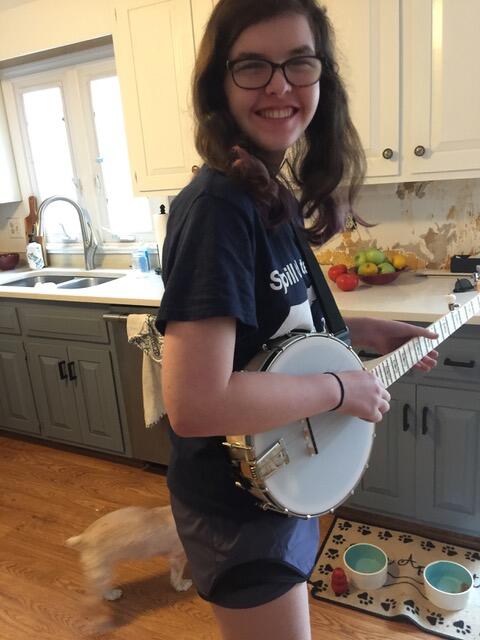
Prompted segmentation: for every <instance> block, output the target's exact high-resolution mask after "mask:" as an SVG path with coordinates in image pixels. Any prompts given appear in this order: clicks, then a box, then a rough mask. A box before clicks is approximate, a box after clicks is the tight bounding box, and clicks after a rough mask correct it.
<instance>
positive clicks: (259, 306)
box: [157, 0, 437, 640]
mask: <svg viewBox="0 0 480 640" xmlns="http://www.w3.org/2000/svg"><path fill="white" fill-rule="evenodd" d="M194 106H195V113H196V118H197V130H196V143H197V148H198V150H199V152H200V154H201V155H202V157H203V159H204V161H205V165H204V166H203V167H202V168H201V170H200V171H199V172H198V173H197V175H196V176H195V177H194V179H193V180H192V182H191V183H190V184H189V185H188V186H187V187H185V189H184V190H183V191H182V192H181V193H180V194H179V195H178V196H177V197H176V198H175V202H174V203H173V205H172V208H171V211H170V217H169V223H168V232H167V238H166V241H165V246H164V253H163V261H162V264H163V266H164V282H165V293H164V296H163V299H162V302H161V305H160V309H159V313H158V320H157V326H158V328H159V330H160V331H161V332H162V333H164V335H165V344H164V359H163V392H164V399H165V404H166V408H167V412H168V415H169V419H170V422H171V425H172V433H171V438H172V444H173V451H172V457H171V463H170V466H169V471H168V484H169V488H170V491H171V499H172V507H173V511H174V515H175V520H176V523H177V528H178V531H179V534H180V537H181V539H182V541H183V543H184V546H185V549H186V552H187V555H188V558H189V561H190V566H191V571H192V577H193V580H194V582H195V585H196V587H197V589H198V592H199V593H200V595H201V596H202V597H203V598H205V599H206V600H208V601H210V602H211V603H212V606H213V611H214V614H215V616H216V619H217V621H218V623H219V626H220V629H221V633H222V637H223V638H224V639H225V640H237V639H242V640H244V639H245V638H249V639H256V638H262V640H264V639H265V638H275V639H276V640H286V639H295V640H308V638H310V624H309V611H308V599H307V587H306V580H307V578H308V576H309V575H310V572H311V570H312V568H313V565H314V560H315V554H316V552H317V549H318V535H319V532H318V522H317V521H316V520H315V519H311V520H304V519H300V518H295V517H286V516H284V515H281V514H277V513H275V512H272V511H263V510H261V509H260V508H259V507H258V505H257V504H256V501H255V498H254V497H253V496H252V495H251V494H250V493H248V492H246V491H243V490H241V489H239V488H237V486H235V475H234V473H235V470H234V468H233V466H232V465H231V463H230V461H229V457H228V452H227V450H226V448H225V447H224V446H223V445H222V442H223V441H224V436H225V435H226V434H231V435H233V434H239V433H241V434H253V433H259V432H263V431H267V430H269V429H272V428H275V427H278V426H280V425H283V424H288V423H289V422H292V421H296V420H299V419H301V418H303V417H304V416H305V415H314V414H318V413H320V412H326V411H330V410H332V409H333V408H335V410H336V411H338V412H341V413H343V414H350V415H353V416H357V417H359V418H362V419H365V420H368V421H370V422H378V421H380V420H381V418H382V416H383V414H384V413H385V412H386V411H388V409H389V400H390V395H389V393H388V392H387V391H386V389H385V388H384V387H383V386H382V384H381V383H380V381H379V380H378V379H376V377H375V376H374V375H373V374H370V373H368V372H365V371H345V372H342V373H340V374H339V379H337V378H335V377H334V376H333V375H330V374H327V373H323V374H314V375H299V376H293V375H286V374H285V375H284V374H278V373H270V372H245V371H242V369H244V367H245V365H246V364H247V363H248V362H249V360H250V359H251V358H252V357H253V356H254V355H255V354H256V353H257V352H258V351H259V350H260V348H261V345H262V344H264V343H265V342H266V341H267V340H269V339H270V338H274V337H279V336H282V335H284V334H286V333H287V332H288V331H291V330H293V329H304V330H317V331H322V330H324V324H323V318H322V315H321V312H320V310H319V305H318V302H316V301H315V299H314V295H313V294H312V289H311V287H310V279H309V276H308V274H307V273H304V272H303V271H304V270H303V271H302V265H303V262H302V260H301V257H300V252H299V249H298V246H297V243H296V241H295V236H294V233H293V230H292V224H297V225H299V226H303V224H304V219H305V218H308V219H309V224H308V234H309V238H310V240H311V242H313V243H317V244H320V243H321V242H323V241H325V240H326V239H328V238H329V237H331V236H332V235H333V233H334V232H336V231H337V230H339V229H340V228H342V225H343V224H344V219H345V214H346V212H349V211H350V209H351V207H350V205H351V202H352V200H353V197H354V195H355V193H356V191H357V189H358V186H359V184H360V182H361V178H362V171H363V156H362V152H361V148H360V145H359V141H358V137H357V135H356V132H355V129H354V127H353V126H352V123H351V121H350V118H349V115H348V108H347V99H346V95H345V90H344V88H343V85H342V82H341V80H340V78H339V76H338V74H337V65H336V62H335V58H334V54H333V44H332V32H331V27H330V24H329V22H328V19H327V17H326V15H325V12H324V11H323V10H322V9H320V8H318V6H317V4H316V2H315V0H261V2H259V1H258V0H241V1H240V0H220V2H219V3H218V4H217V6H216V7H215V9H214V11H213V14H212V16H211V18H210V21H209V23H208V25H207V28H206V33H205V36H204V39H203V41H202V44H201V47H200V51H199V55H198V60H197V65H196V69H195V74H194ZM287 150H289V165H290V169H289V173H290V184H293V186H294V188H296V189H297V190H298V192H299V198H300V202H299V203H298V202H297V201H296V200H295V198H294V197H293V195H292V194H291V191H290V190H289V189H288V188H287V187H286V186H285V185H284V184H283V183H282V181H281V179H280V178H279V172H280V168H281V166H282V163H283V162H284V160H285V157H286V152H287ZM345 180H350V183H351V186H350V188H349V190H348V191H347V192H346V193H345V191H344V190H343V191H342V190H341V189H340V188H339V184H340V181H343V182H344V181H345ZM289 265H291V266H292V267H293V268H294V269H295V270H296V272H297V273H301V275H302V277H301V278H300V277H298V278H295V279H294V278H288V277H287V275H286V274H287V272H288V270H289V269H290V267H289ZM347 324H348V326H349V329H350V333H351V336H352V339H353V342H354V344H355V343H357V344H362V345H365V346H369V347H371V348H373V349H376V350H377V351H378V352H379V353H387V352H389V351H391V350H393V349H394V348H396V347H398V346H399V345H400V344H402V343H403V342H404V341H406V340H407V339H409V338H411V337H413V336H415V335H423V336H425V337H427V338H435V337H436V336H435V334H432V333H430V332H428V331H426V330H423V329H420V328H415V327H412V326H410V325H407V324H403V323H398V322H390V321H382V320H375V319H351V320H350V321H347ZM436 357H437V354H436V352H434V351H432V353H431V354H429V355H428V356H427V357H425V358H424V359H423V361H422V363H420V365H419V366H420V367H421V368H422V369H425V370H428V369H429V368H431V367H432V366H433V365H434V364H435V360H436ZM342 394H343V395H342Z"/></svg>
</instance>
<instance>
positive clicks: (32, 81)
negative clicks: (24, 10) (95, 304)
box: [0, 45, 163, 253]
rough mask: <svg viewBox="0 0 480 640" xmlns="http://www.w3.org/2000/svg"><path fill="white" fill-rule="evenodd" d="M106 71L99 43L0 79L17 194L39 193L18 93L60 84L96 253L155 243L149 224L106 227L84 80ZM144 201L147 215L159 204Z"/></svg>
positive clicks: (106, 54) (56, 249) (111, 64)
mask: <svg viewBox="0 0 480 640" xmlns="http://www.w3.org/2000/svg"><path fill="white" fill-rule="evenodd" d="M111 75H117V74H116V67H115V59H114V56H113V46H112V45H104V46H100V47H95V48H92V49H88V50H86V51H82V52H75V53H67V54H63V55H61V56H55V57H52V58H48V59H47V60H42V61H39V62H33V63H27V64H23V65H17V66H13V67H10V68H8V69H3V70H2V71H1V75H0V80H1V86H2V89H3V94H4V101H5V109H6V112H7V118H8V122H9V128H10V133H11V137H12V143H13V147H14V155H15V159H16V163H17V170H18V174H19V181H20V187H21V191H22V194H26V193H28V194H36V195H37V197H38V193H39V191H38V185H37V184H36V178H35V171H34V167H33V158H32V152H31V149H30V144H29V139H28V134H27V128H26V118H25V112H24V107H23V99H22V93H23V92H24V91H25V90H27V89H29V88H33V87H34V88H42V86H44V87H50V86H59V87H60V89H61V91H62V100H63V108H64V115H65V124H66V131H67V140H68V145H69V150H70V157H71V161H72V169H73V172H74V185H75V190H76V194H77V202H78V203H79V204H80V205H81V206H82V207H85V208H87V210H88V212H89V213H90V216H91V219H92V224H93V226H94V229H95V233H96V235H97V238H98V239H99V248H98V251H99V252H100V253H130V252H131V250H132V249H133V248H134V247H135V246H137V245H139V244H142V245H145V244H147V245H149V244H154V231H153V224H152V230H151V231H149V232H144V233H140V232H135V234H134V235H133V234H132V236H128V237H125V238H119V237H118V236H114V235H112V233H111V232H110V231H109V220H108V211H107V207H106V203H105V192H104V183H103V175H102V171H101V167H99V166H98V164H97V163H96V160H95V159H96V158H97V157H98V143H97V136H96V131H95V123H94V117H93V106H92V100H91V93H90V85H89V83H90V81H91V80H95V79H97V78H102V77H108V76H111ZM72 123H74V124H72ZM52 195H53V194H52ZM162 201H163V199H162ZM148 202H149V209H150V213H151V214H152V213H153V212H154V210H156V208H158V204H159V202H157V199H156V198H148ZM47 249H48V251H49V252H50V253H80V252H83V247H82V244H81V243H80V242H78V243H68V244H64V243H63V242H61V243H58V242H57V243H53V242H48V244H47Z"/></svg>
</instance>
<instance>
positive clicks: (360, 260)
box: [353, 251, 367, 267]
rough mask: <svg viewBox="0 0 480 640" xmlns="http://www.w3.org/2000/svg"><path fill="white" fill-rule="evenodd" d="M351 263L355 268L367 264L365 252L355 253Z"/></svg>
mask: <svg viewBox="0 0 480 640" xmlns="http://www.w3.org/2000/svg"><path fill="white" fill-rule="evenodd" d="M353 262H354V263H355V266H356V267H359V266H360V265H361V264H364V263H365V262H367V256H366V253H365V251H359V252H358V253H356V254H355V255H354V256H353Z"/></svg>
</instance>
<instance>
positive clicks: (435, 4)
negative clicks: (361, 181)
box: [319, 0, 480, 183]
mask: <svg viewBox="0 0 480 640" xmlns="http://www.w3.org/2000/svg"><path fill="white" fill-rule="evenodd" d="M319 2H320V4H323V5H325V6H326V7H327V9H328V14H329V16H330V17H331V19H332V22H333V24H334V27H335V31H336V34H337V44H338V49H339V51H340V53H341V57H340V71H341V73H342V75H343V76H344V78H345V81H346V84H347V89H348V92H349V96H350V100H351V111H352V116H353V120H354V122H355V125H356V126H357V129H358V131H359V134H360V137H361V139H362V143H363V145H364V148H365V152H366V155H367V159H368V174H367V176H368V177H367V182H370V183H372V182H392V181H415V180H438V179H448V178H466V177H480V117H479V114H480V83H478V82H476V81H475V77H474V76H472V74H471V72H470V71H469V69H470V67H471V64H475V63H474V61H475V60H477V58H478V36H477V35H476V30H477V26H478V24H480V2H478V0H319ZM400 34H401V35H400ZM400 96H401V97H400Z"/></svg>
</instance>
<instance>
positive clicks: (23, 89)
mask: <svg viewBox="0 0 480 640" xmlns="http://www.w3.org/2000/svg"><path fill="white" fill-rule="evenodd" d="M107 49H108V50H109V54H110V55H109V57H107V58H104V59H100V60H93V61H81V62H78V61H74V62H73V63H72V55H70V56H67V57H65V58H62V59H61V60H60V62H59V63H58V64H57V65H56V66H55V63H54V62H53V61H50V62H49V65H48V66H49V68H48V69H45V70H42V71H36V70H35V71H34V72H30V73H26V72H25V70H22V73H21V75H18V76H17V77H12V76H14V72H10V74H9V76H10V77H9V79H8V80H5V81H4V83H3V84H4V87H5V85H10V89H11V90H10V91H9V92H7V94H6V95H9V94H10V95H12V96H13V99H14V102H15V105H14V106H15V109H14V110H15V114H16V116H17V119H18V126H19V129H20V131H21V136H22V143H23V147H24V149H25V155H26V165H27V168H28V174H29V178H30V183H31V187H32V192H33V193H35V194H36V195H37V196H38V198H39V199H40V200H44V199H45V198H47V197H49V196H52V195H63V196H66V197H68V198H71V199H73V200H75V201H76V202H78V203H79V204H80V205H81V206H82V207H84V208H86V209H87V210H88V212H89V214H90V217H91V219H92V222H93V224H94V226H95V231H96V235H97V238H99V240H100V242H101V243H103V244H104V245H108V246H109V247H111V248H114V247H115V246H116V243H119V242H121V243H124V242H137V241H142V242H144V241H148V240H152V239H153V231H152V217H151V213H152V211H151V209H152V207H154V206H156V202H155V201H149V200H148V199H147V198H143V197H135V196H134V195H133V190H132V186H131V176H130V168H129V163H128V151H127V142H126V136H125V129H124V123H123V114H122V105H121V98H120V88H119V83H118V79H117V76H116V73H115V64H114V59H113V57H112V55H111V47H107ZM103 55H105V54H103ZM43 222H44V232H45V234H46V236H47V241H48V243H49V245H52V243H53V244H54V245H57V244H58V245H59V246H65V245H68V244H69V243H70V244H73V243H77V242H79V241H80V239H81V235H80V226H79V222H78V218H77V215H76V213H75V210H74V209H73V207H71V206H69V205H68V204H65V203H64V202H55V203H52V205H50V206H49V208H48V210H47V215H46V216H45V218H44V221H43Z"/></svg>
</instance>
